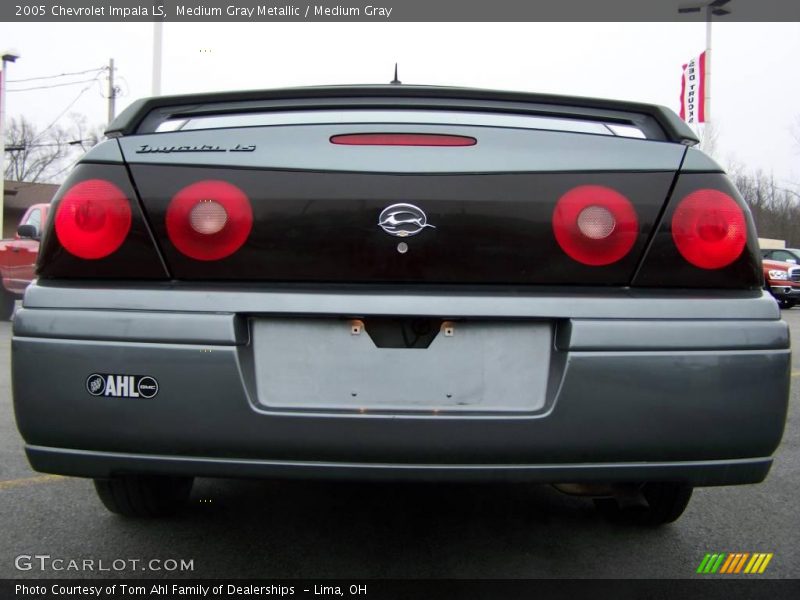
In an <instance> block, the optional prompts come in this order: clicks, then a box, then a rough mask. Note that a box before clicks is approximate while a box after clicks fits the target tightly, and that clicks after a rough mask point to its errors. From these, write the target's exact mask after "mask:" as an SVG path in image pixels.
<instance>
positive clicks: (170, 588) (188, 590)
mask: <svg viewBox="0 0 800 600" xmlns="http://www.w3.org/2000/svg"><path fill="white" fill-rule="evenodd" d="M268 597H270V598H301V599H309V600H310V599H312V598H313V599H318V600H332V599H336V598H368V599H369V600H395V599H408V600H412V599H418V598H419V599H428V598H430V599H436V600H448V599H458V600H473V599H474V600H478V599H480V600H484V599H486V600H489V599H491V600H495V599H498V600H499V599H515V600H516V599H525V600H539V599H549V598H556V599H567V600H577V599H579V598H581V599H582V598H597V599H604V598H613V599H615V600H618V599H619V600H625V599H629V598H630V599H642V600H645V599H646V600H652V599H658V598H665V599H666V598H676V599H680V600H684V599H687V598H703V599H704V600H714V599H717V598H720V599H722V598H725V599H730V598H743V599H744V598H746V599H750V598H755V599H758V598H769V599H770V600H779V599H781V598H800V580H797V579H788V580H777V579H760V580H757V581H756V580H749V581H744V580H735V581H734V580H725V579H716V578H715V579H713V580H712V579H706V580H700V579H697V580H684V579H678V580H668V579H662V580H654V579H626V580H618V579H571V580H559V579H539V580H535V579H515V580H465V579H421V580H408V579H406V580H382V579H366V580H356V579H352V580H351V579H347V580H345V579H342V580H302V579H289V580H264V581H259V580H236V579H232V580H214V579H195V580H190V579H172V580H163V579H158V580H156V579H153V580H145V579H142V580H134V579H130V580H123V579H119V580H114V579H96V580H90V579H62V580H59V579H40V580H32V579H30V580H21V579H5V580H0V598H2V599H3V600H6V599H10V598H15V599H16V598H19V599H22V598H26V599H39V598H52V599H53V600H73V599H85V598H94V599H100V600H107V599H111V598H114V599H117V598H119V599H121V598H125V599H128V600H145V599H154V598H164V599H173V598H179V599H184V600H189V599H192V600H194V599H213V600H217V599H222V598H268Z"/></svg>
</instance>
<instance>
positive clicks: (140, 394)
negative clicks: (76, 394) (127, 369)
mask: <svg viewBox="0 0 800 600" xmlns="http://www.w3.org/2000/svg"><path fill="white" fill-rule="evenodd" d="M86 391H87V392H89V393H90V394H91V395H92V396H106V397H109V398H154V397H155V395H156V394H158V382H157V381H156V380H155V378H154V377H150V376H149V375H114V374H109V373H92V374H91V375H89V377H87V378H86Z"/></svg>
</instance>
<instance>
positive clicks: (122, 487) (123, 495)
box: [94, 475, 194, 517]
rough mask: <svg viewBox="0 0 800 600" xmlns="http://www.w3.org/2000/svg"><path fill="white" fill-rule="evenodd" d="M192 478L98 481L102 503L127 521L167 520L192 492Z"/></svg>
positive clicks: (130, 477)
mask: <svg viewBox="0 0 800 600" xmlns="http://www.w3.org/2000/svg"><path fill="white" fill-rule="evenodd" d="M193 482H194V479H193V478H192V477H169V476H163V475H124V476H119V477H111V478H109V479H95V480H94V487H95V490H96V491H97V495H98V496H99V497H100V501H101V502H102V503H103V505H104V506H105V507H106V508H107V509H108V510H110V511H111V512H113V513H116V514H118V515H123V516H125V517H165V516H169V515H172V514H175V513H176V512H177V511H178V509H180V508H181V507H182V506H183V505H184V504H186V501H187V500H188V499H189V494H190V493H191V491H192V483H193Z"/></svg>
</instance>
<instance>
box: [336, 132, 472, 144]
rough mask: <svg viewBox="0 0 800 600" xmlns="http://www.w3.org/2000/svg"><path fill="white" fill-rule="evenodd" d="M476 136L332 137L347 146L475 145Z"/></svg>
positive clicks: (424, 134) (359, 134)
mask: <svg viewBox="0 0 800 600" xmlns="http://www.w3.org/2000/svg"><path fill="white" fill-rule="evenodd" d="M477 143H478V140H476V139H475V138H474V137H469V136H465V135H446V134H438V133H436V134H433V133H347V134H343V135H334V136H333V137H331V144H340V145H345V146H474V145H475V144H477Z"/></svg>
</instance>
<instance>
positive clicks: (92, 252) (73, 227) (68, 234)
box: [55, 179, 131, 259]
mask: <svg viewBox="0 0 800 600" xmlns="http://www.w3.org/2000/svg"><path fill="white" fill-rule="evenodd" d="M130 228H131V206H130V201H129V200H128V198H127V197H126V196H125V193H124V192H123V191H122V190H121V189H119V188H118V187H117V186H115V185H114V184H113V183H111V182H109V181H105V180H103V179H87V180H86V181H81V182H80V183H78V184H75V185H74V186H72V187H71V188H70V189H69V190H67V192H66V193H65V194H64V195H63V196H62V198H61V201H60V202H59V204H58V210H57V211H56V218H55V229H56V236H57V237H58V241H59V242H61V245H62V246H63V247H64V248H65V249H66V250H67V252H69V253H70V254H73V255H75V256H78V257H80V258H85V259H98V258H104V257H106V256H108V255H109V254H111V253H112V252H115V251H116V250H117V249H118V248H119V247H120V246H121V245H122V242H124V241H125V238H126V237H127V235H128V231H130Z"/></svg>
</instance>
